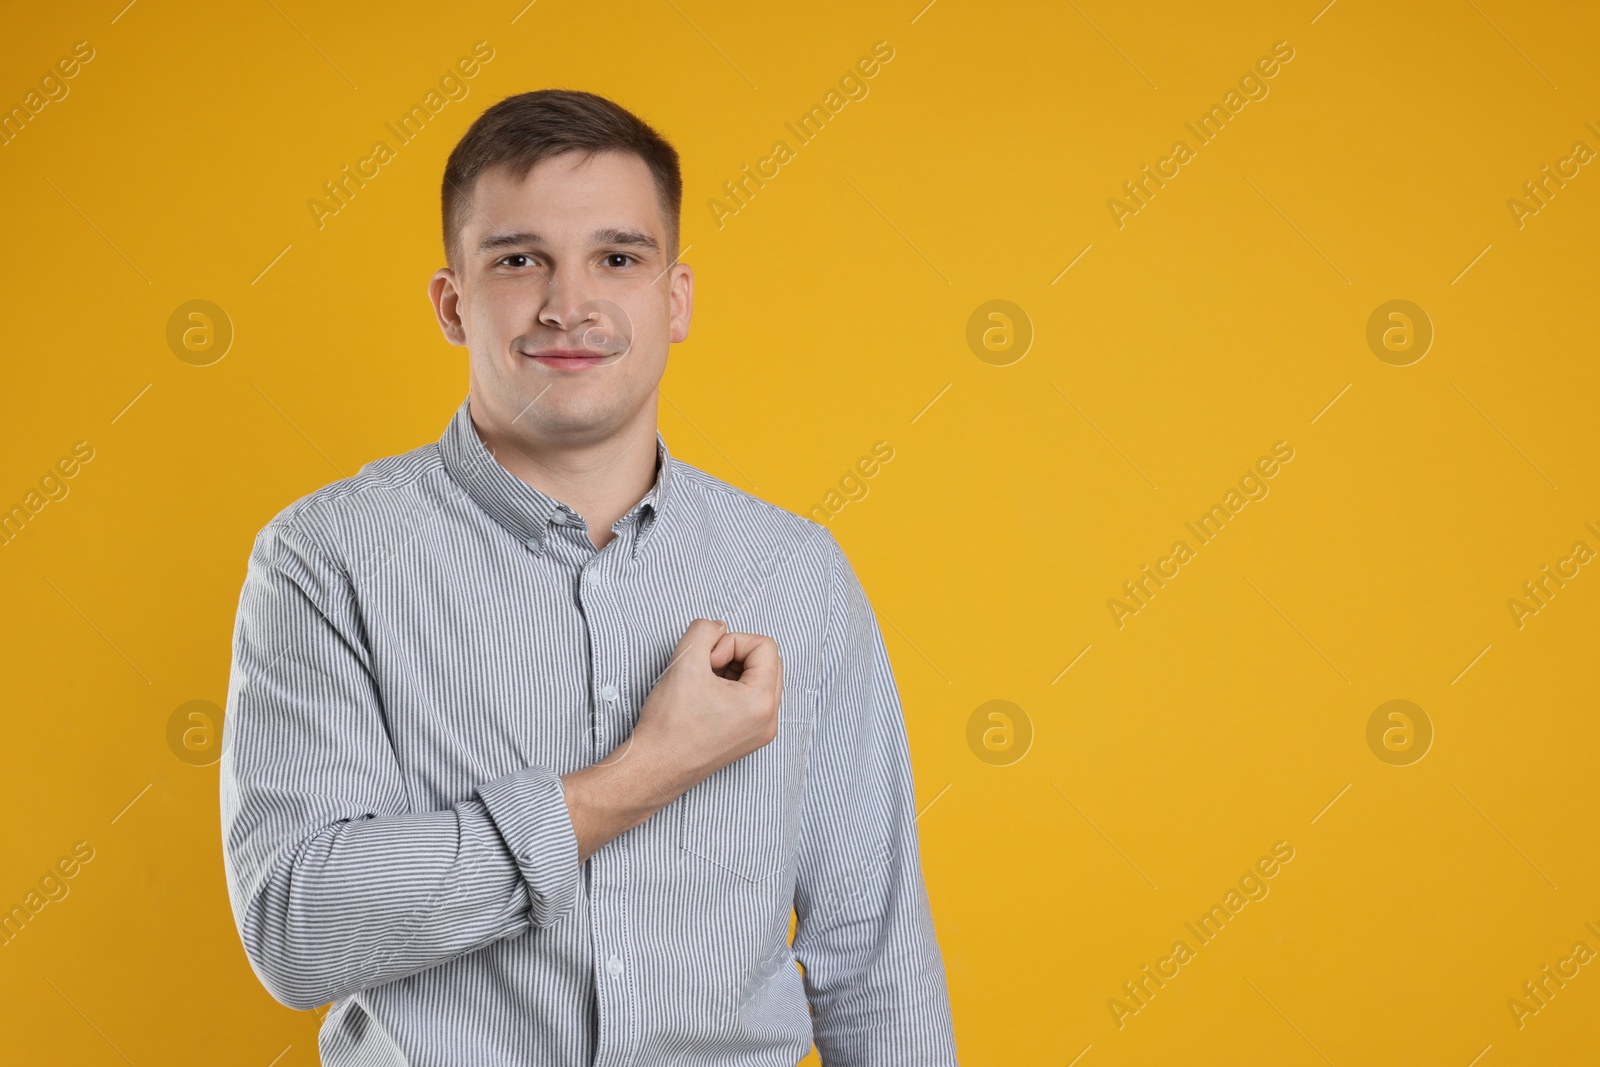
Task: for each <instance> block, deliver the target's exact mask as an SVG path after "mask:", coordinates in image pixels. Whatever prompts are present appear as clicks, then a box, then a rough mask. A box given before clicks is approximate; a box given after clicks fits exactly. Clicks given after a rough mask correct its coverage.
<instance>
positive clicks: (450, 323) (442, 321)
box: [428, 267, 467, 346]
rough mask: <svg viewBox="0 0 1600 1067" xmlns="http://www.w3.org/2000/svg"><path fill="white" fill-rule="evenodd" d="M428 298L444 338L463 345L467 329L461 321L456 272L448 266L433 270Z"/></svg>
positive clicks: (465, 341) (459, 292)
mask: <svg viewBox="0 0 1600 1067" xmlns="http://www.w3.org/2000/svg"><path fill="white" fill-rule="evenodd" d="M428 299H429V300H430V301H431V302H432V303H433V314H434V317H435V318H437V319H438V320H439V329H440V330H441V331H442V332H443V333H444V339H445V340H446V341H449V342H450V343H451V344H453V345H461V346H465V345H466V343H467V330H466V327H465V326H464V325H463V324H462V321H461V289H460V287H459V286H458V284H457V282H456V272H455V271H453V270H451V269H450V268H449V267H440V268H439V269H438V270H437V271H434V274H433V277H432V279H430V280H429V282H428Z"/></svg>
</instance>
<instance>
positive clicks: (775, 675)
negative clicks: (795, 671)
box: [727, 633, 783, 688]
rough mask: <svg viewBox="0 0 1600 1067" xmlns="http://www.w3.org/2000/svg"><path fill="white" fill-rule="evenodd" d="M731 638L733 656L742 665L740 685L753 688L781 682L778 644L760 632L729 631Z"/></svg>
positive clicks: (781, 672)
mask: <svg viewBox="0 0 1600 1067" xmlns="http://www.w3.org/2000/svg"><path fill="white" fill-rule="evenodd" d="M727 636H728V637H729V638H732V639H733V643H734V658H735V659H738V660H739V661H740V662H741V663H742V664H743V665H744V672H743V673H742V674H741V675H740V676H739V684H740V685H748V686H752V687H755V688H760V687H762V686H772V687H774V688H776V687H777V686H778V685H780V684H782V680H783V663H782V661H780V660H779V658H778V644H777V642H776V641H774V640H773V639H772V638H770V637H767V636H765V635H762V634H744V633H729V634H728V635H727Z"/></svg>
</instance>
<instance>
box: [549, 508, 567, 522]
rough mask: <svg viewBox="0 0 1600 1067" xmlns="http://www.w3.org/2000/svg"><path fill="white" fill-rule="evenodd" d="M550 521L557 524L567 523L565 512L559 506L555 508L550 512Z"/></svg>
mask: <svg viewBox="0 0 1600 1067" xmlns="http://www.w3.org/2000/svg"><path fill="white" fill-rule="evenodd" d="M550 521H551V522H553V523H555V524H556V525H557V526H565V525H566V524H567V513H566V512H564V511H562V510H561V509H560V508H557V509H556V510H555V511H553V512H551V513H550Z"/></svg>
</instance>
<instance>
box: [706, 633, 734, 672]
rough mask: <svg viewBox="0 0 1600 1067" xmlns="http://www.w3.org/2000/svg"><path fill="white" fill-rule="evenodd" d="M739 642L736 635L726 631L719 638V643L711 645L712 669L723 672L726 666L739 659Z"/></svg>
mask: <svg viewBox="0 0 1600 1067" xmlns="http://www.w3.org/2000/svg"><path fill="white" fill-rule="evenodd" d="M738 652H739V643H738V641H736V640H735V635H733V634H731V633H728V632H726V631H724V632H723V633H722V635H721V636H720V637H718V638H717V643H716V644H714V645H712V646H711V669H712V670H714V671H717V672H719V673H720V672H721V671H722V669H723V668H724V667H726V666H727V665H728V664H729V663H732V662H733V661H734V660H736V659H738V658H739V656H738Z"/></svg>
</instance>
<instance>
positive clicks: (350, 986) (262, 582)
mask: <svg viewBox="0 0 1600 1067" xmlns="http://www.w3.org/2000/svg"><path fill="white" fill-rule="evenodd" d="M233 652H234V658H233V664H232V674H231V678H230V682H229V687H228V707H227V714H226V717H225V719H224V727H223V729H224V738H223V755H222V762H221V802H222V848H223V861H224V866H225V873H226V876H227V882H228V894H229V899H230V901H231V903H232V906H233V914H234V920H235V923H236V924H237V926H238V929H239V936H240V939H241V940H242V941H243V943H244V949H245V954H246V955H247V956H248V957H249V960H250V964H251V966H252V967H253V968H254V970H255V972H256V975H257V976H258V977H259V978H260V979H261V982H262V984H263V985H265V986H266V988H267V990H268V991H269V992H270V993H271V994H272V995H273V997H275V998H276V999H277V1000H279V1001H281V1002H282V1003H284V1004H286V1005H288V1006H289V1007H292V1008H299V1009H307V1008H314V1007H317V1006H319V1005H322V1004H326V1003H328V1002H330V1001H332V1000H335V999H338V998H339V997H342V996H345V995H347V994H349V993H351V992H354V991H356V990H360V989H365V988H368V987H370V986H374V985H379V984H382V983H384V982H389V981H393V980H395V979H397V978H402V977H405V976H406V975H409V974H413V973H416V972H418V971H421V970H424V969H426V968H428V967H432V966H435V965H437V964H440V963H443V962H445V961H447V960H450V959H453V958H454V957H456V956H459V955H462V954H464V953H467V952H470V951H472V950H474V949H477V948H479V947H482V946H483V945H486V944H489V943H491V942H493V941H496V940H498V939H500V938H504V937H508V936H511V935H514V934H518V933H522V932H524V931H526V930H528V929H529V928H530V926H546V925H549V924H552V923H555V922H558V921H560V920H561V919H562V918H564V917H565V916H566V915H567V914H568V913H569V912H570V911H571V910H572V909H573V907H574V906H575V904H576V902H577V892H578V876H579V858H578V842H577V840H576V838H575V835H574V831H573V823H572V820H571V817H570V814H569V811H568V808H567V803H566V799H565V795H564V790H563V782H562V780H561V779H560V778H558V777H557V776H556V775H555V773H554V772H553V771H551V770H549V769H546V768H542V767H528V768H525V769H523V770H520V771H517V772H515V773H513V774H510V775H507V776H505V777H503V778H500V779H498V780H496V781H493V782H486V783H483V784H481V785H479V786H478V788H477V790H476V793H475V795H474V796H473V797H472V798H471V799H468V800H464V801H462V802H460V803H458V804H456V805H455V806H454V807H451V808H446V809H444V810H441V811H421V812H415V811H412V810H411V809H410V805H409V803H408V799H407V794H406V787H405V783H404V781H403V779H402V777H401V772H400V767H399V763H398V761H397V759H396V757H395V753H394V750H393V748H392V747H391V745H390V741H389V734H388V724H387V721H386V719H385V715H384V709H383V704H382V700H381V698H380V695H379V693H378V690H377V687H376V684H375V682H374V680H373V677H372V674H371V671H370V670H369V662H370V658H369V652H368V650H367V647H366V642H365V634H364V630H363V626H362V622H361V618H360V614H359V610H358V605H357V603H356V600H355V596H354V593H353V591H352V589H351V586H350V581H349V578H348V576H347V575H346V574H345V573H344V571H343V570H342V569H341V568H339V567H338V566H337V565H336V564H334V562H333V561H332V560H331V559H329V558H328V556H327V555H326V554H324V552H323V551H322V550H321V549H320V548H318V547H317V546H316V545H315V544H313V543H312V542H311V541H309V540H308V539H307V538H306V537H305V536H304V535H302V534H301V533H299V532H298V531H296V530H294V529H293V528H292V527H290V526H286V525H283V524H281V523H273V524H270V525H269V526H268V527H267V528H266V529H265V530H263V531H262V532H261V533H260V535H259V536H258V537H257V538H256V542H255V546H254V548H253V550H252V552H251V556H250V563H249V568H248V572H247V574H246V577H245V581H244V588H243V591H242V593H241V594H240V601H239V614H238V619H237V621H236V624H235V628H234V636H233Z"/></svg>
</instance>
